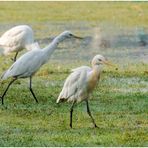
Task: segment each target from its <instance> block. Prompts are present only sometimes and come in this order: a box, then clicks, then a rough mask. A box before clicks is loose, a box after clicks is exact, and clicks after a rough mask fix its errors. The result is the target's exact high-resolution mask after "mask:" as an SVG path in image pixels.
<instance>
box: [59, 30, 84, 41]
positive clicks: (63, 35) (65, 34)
mask: <svg viewBox="0 0 148 148" xmlns="http://www.w3.org/2000/svg"><path fill="white" fill-rule="evenodd" d="M66 38H76V39H83V38H82V37H78V36H76V35H74V34H73V33H72V32H70V31H64V32H62V33H61V34H60V35H59V36H58V40H59V41H63V40H64V39H66Z"/></svg>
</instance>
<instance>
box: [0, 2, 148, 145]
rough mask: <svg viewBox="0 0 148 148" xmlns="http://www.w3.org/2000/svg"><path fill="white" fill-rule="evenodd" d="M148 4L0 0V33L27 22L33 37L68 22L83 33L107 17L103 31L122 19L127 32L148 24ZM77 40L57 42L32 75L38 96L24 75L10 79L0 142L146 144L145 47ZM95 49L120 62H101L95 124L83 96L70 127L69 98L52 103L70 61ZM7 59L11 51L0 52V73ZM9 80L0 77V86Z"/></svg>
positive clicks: (82, 60) (84, 60) (0, 110)
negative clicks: (57, 47)
mask: <svg viewBox="0 0 148 148" xmlns="http://www.w3.org/2000/svg"><path fill="white" fill-rule="evenodd" d="M147 5H148V3H147V2H110V3H109V2H2V1H1V2H0V23H1V24H0V33H3V32H4V31H5V29H8V28H9V27H10V26H14V25H16V24H26V23H27V24H29V25H31V26H32V27H33V29H34V30H35V36H36V37H37V38H45V37H46V36H49V34H50V35H51V36H52V37H53V36H54V35H55V34H58V33H59V32H61V31H63V30H65V29H69V28H70V29H71V30H72V31H74V32H76V33H78V34H82V36H84V37H85V36H93V35H95V34H96V33H95V32H94V30H95V27H98V26H100V24H102V26H103V25H104V24H105V25H106V24H107V25H106V26H105V27H102V29H106V30H105V31H106V33H108V34H109V36H107V37H110V38H112V33H113V34H114V33H118V34H117V35H119V34H120V32H118V31H117V30H120V27H125V28H124V30H126V29H127V32H125V34H126V33H127V35H128V33H129V34H130V31H131V30H130V29H129V28H137V27H147V22H148V15H147V14H148V12H147V11H148V9H147ZM98 24H99V25H98ZM112 25H113V26H114V27H116V26H118V27H117V30H116V29H113V30H111V31H110V29H112V28H114V27H112ZM83 27H84V28H83ZM126 27H127V28H126ZM128 29H129V30H130V31H128ZM103 31H104V30H103ZM73 44H74V45H73ZM79 45H80V44H79V42H74V43H73V42H71V44H68V42H66V43H65V44H62V45H60V47H61V48H62V49H63V50H56V51H55V53H54V54H53V56H52V57H51V60H50V63H48V64H46V65H45V66H43V67H42V68H41V69H40V71H39V72H38V73H37V74H36V75H35V77H34V78H33V89H34V92H35V93H36V96H37V98H38V100H39V104H36V103H35V100H34V99H33V97H32V95H31V93H30V92H29V89H28V81H29V80H28V79H21V80H18V81H16V82H15V83H14V84H13V85H12V87H11V88H10V90H9V91H8V93H7V95H6V97H5V99H4V103H5V105H4V106H2V105H1V104H0V146H6V147H7V146H12V147H14V146H18V147H20V146H25V147H26V146H38V147H41V146H91V147H92V146H140V147H141V146H148V142H147V141H148V139H147V137H148V134H147V133H148V110H147V108H148V97H147V96H148V83H147V82H148V64H147V63H146V62H143V61H142V60H143V59H141V56H140V55H141V54H143V52H144V51H143V49H132V48H129V49H127V48H126V46H125V48H124V47H123V48H122V47H121V48H120V47H119V48H120V49H119V48H118V49H102V50H101V49H99V50H98V49H97V47H96V48H93V47H94V46H89V45H88V46H87V45H86V46H85V45H84V46H82V47H79ZM41 46H43V45H42V44H41ZM67 48H68V49H67ZM75 48H76V49H75ZM133 48H135V47H133ZM138 48H139V47H138ZM134 51H135V54H133V53H134ZM136 51H141V52H136ZM24 52H25V51H24ZM98 53H101V54H103V55H105V56H107V58H108V57H109V59H110V58H111V59H112V60H113V62H115V63H118V65H119V68H118V70H115V69H114V68H109V67H105V68H104V71H103V73H102V76H101V80H100V83H99V85H98V86H97V88H96V89H95V90H94V92H93V94H92V95H91V97H90V101H89V103H90V108H91V111H92V114H93V116H94V118H95V120H96V123H97V125H98V127H99V128H96V129H94V128H93V125H92V123H91V120H90V118H89V116H88V115H87V112H86V105H85V102H82V103H81V104H79V105H77V106H76V107H75V109H74V115H73V129H70V127H69V108H70V106H71V104H68V103H64V104H60V105H57V104H56V99H57V97H58V95H59V93H60V91H61V89H62V86H63V83H64V80H65V78H66V77H67V76H68V75H69V73H70V69H72V68H75V67H78V66H81V65H89V61H90V59H91V58H92V57H93V56H94V55H95V54H98ZM127 53H131V54H127ZM132 54H133V55H134V56H133V55H132ZM146 54H147V53H146ZM129 55H130V56H129ZM135 55H137V56H135ZM118 56H119V57H118ZM135 57H136V58H135ZM117 58H118V59H117ZM11 64H12V61H10V57H0V74H1V73H2V72H3V71H5V70H6V69H7V68H8V67H9V66H10V65H11ZM9 81H10V79H9V80H6V81H4V82H0V94H2V93H3V91H4V90H5V88H6V86H7V84H8V82H9ZM0 103H1V102H0Z"/></svg>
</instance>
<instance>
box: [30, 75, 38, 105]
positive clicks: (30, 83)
mask: <svg viewBox="0 0 148 148" xmlns="http://www.w3.org/2000/svg"><path fill="white" fill-rule="evenodd" d="M29 89H30V91H31V93H32V95H33V98H34V99H35V101H36V103H38V100H37V98H36V96H35V94H34V92H33V90H32V77H30V85H29Z"/></svg>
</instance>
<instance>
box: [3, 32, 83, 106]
mask: <svg viewBox="0 0 148 148" xmlns="http://www.w3.org/2000/svg"><path fill="white" fill-rule="evenodd" d="M66 38H78V39H81V38H80V37H77V36H75V35H73V34H72V33H71V32H70V31H64V32H63V33H61V34H60V35H59V36H57V37H56V38H55V39H54V40H53V41H52V42H51V43H50V44H49V45H48V46H47V47H45V48H44V49H42V50H31V51H29V52H27V53H25V54H24V55H22V56H21V57H20V58H19V59H18V60H17V61H16V62H14V63H13V64H12V66H11V67H10V68H9V69H8V70H7V71H6V72H5V73H4V74H3V76H2V80H5V79H7V78H9V77H12V78H13V80H12V81H11V82H10V83H9V85H8V86H7V88H6V90H5V91H4V93H3V95H2V96H1V97H0V98H1V99H2V104H4V102H3V99H4V96H5V95H6V92H7V91H8V89H9V87H10V85H11V84H12V83H13V82H14V81H15V80H17V79H18V78H27V77H29V78H30V86H29V88H30V91H31V93H32V95H33V97H34V99H35V101H36V102H38V100H37V99H36V96H35V94H34V92H33V90H32V85H31V84H32V76H33V75H34V74H35V73H36V72H37V71H38V70H39V68H40V67H41V66H42V65H43V64H45V63H46V62H47V61H48V60H49V58H50V55H51V54H52V53H53V51H54V50H55V49H56V47H57V46H58V44H59V43H60V42H62V41H63V40H64V39H66Z"/></svg>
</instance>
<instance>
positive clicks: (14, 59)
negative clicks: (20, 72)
mask: <svg viewBox="0 0 148 148" xmlns="http://www.w3.org/2000/svg"><path fill="white" fill-rule="evenodd" d="M17 55H18V52H16V54H15V56H14V58H12V60H13V62H15V61H16V57H17Z"/></svg>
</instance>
